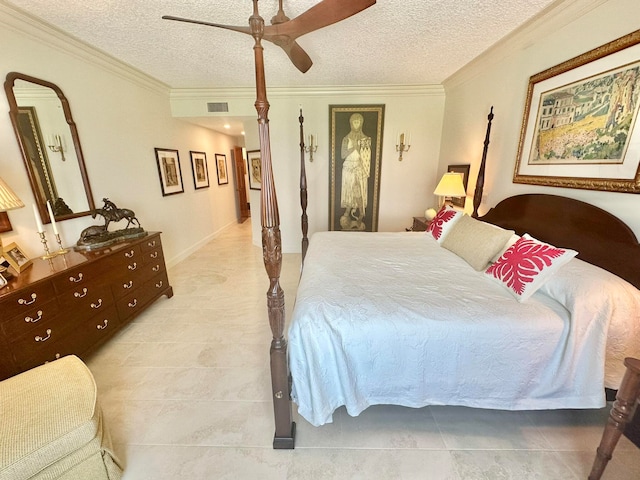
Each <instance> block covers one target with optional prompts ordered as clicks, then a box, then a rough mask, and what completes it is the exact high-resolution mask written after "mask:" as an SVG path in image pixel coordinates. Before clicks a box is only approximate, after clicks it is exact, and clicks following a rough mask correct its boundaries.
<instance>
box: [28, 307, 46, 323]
mask: <svg viewBox="0 0 640 480" xmlns="http://www.w3.org/2000/svg"><path fill="white" fill-rule="evenodd" d="M40 320H42V310H38V316H37V317H36V318H32V317H24V321H25V322H27V323H38V322H39V321H40Z"/></svg>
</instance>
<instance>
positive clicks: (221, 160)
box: [216, 153, 229, 185]
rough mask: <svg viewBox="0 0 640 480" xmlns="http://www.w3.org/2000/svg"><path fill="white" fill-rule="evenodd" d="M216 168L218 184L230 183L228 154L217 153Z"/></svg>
mask: <svg viewBox="0 0 640 480" xmlns="http://www.w3.org/2000/svg"><path fill="white" fill-rule="evenodd" d="M216 170H217V171H218V185H226V184H227V183H229V172H228V171H227V156H226V155H222V154H221V153H216Z"/></svg>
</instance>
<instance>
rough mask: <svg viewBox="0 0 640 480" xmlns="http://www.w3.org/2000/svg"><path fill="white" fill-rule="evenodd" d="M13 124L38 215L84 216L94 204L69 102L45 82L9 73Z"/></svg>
mask: <svg viewBox="0 0 640 480" xmlns="http://www.w3.org/2000/svg"><path fill="white" fill-rule="evenodd" d="M4 90H5V93H6V95H7V100H8V101H9V116H10V117H11V123H12V124H13V130H14V132H15V134H16V138H17V140H18V144H19V146H20V151H21V153H22V159H23V160H24V164H25V167H26V168H27V174H28V176H29V183H30V184H31V189H32V190H33V195H34V197H35V199H36V203H37V206H38V210H39V212H40V217H41V218H42V221H43V222H44V223H49V222H50V220H49V213H48V211H47V201H48V202H50V203H51V207H52V210H53V212H54V215H55V218H56V221H60V220H67V219H69V218H76V217H81V216H84V215H89V214H90V213H91V211H92V210H94V209H95V208H96V207H95V203H94V201H93V194H92V193H91V186H90V184H89V177H88V175H87V170H86V167H85V163H84V157H83V155H82V148H81V146H80V138H79V137H78V131H77V128H76V124H75V122H74V121H73V118H72V116H71V109H70V108H69V102H68V101H67V98H66V97H65V96H64V94H63V93H62V90H60V88H59V87H58V86H57V85H55V84H53V83H51V82H47V81H46V80H42V79H39V78H35V77H31V76H29V75H25V74H22V73H18V72H10V73H8V74H7V78H6V80H5V82H4Z"/></svg>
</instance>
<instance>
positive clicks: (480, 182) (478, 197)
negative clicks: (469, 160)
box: [471, 106, 493, 218]
mask: <svg viewBox="0 0 640 480" xmlns="http://www.w3.org/2000/svg"><path fill="white" fill-rule="evenodd" d="M487 119H488V120H489V122H488V123H487V134H486V135H485V137H484V149H483V150H482V161H481V162H480V170H479V171H478V179H477V180H476V188H475V190H474V192H473V213H472V214H471V216H472V217H473V218H478V208H479V207H480V204H481V203H482V192H483V191H484V169H485V166H486V164H487V151H488V150H489V136H490V135H491V122H492V121H493V106H492V107H491V111H490V112H489V115H488V116H487Z"/></svg>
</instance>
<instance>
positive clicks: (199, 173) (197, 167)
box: [189, 151, 209, 190]
mask: <svg viewBox="0 0 640 480" xmlns="http://www.w3.org/2000/svg"><path fill="white" fill-rule="evenodd" d="M189 155H191V171H192V172H193V186H194V187H195V189H196V190H197V189H199V188H207V187H208V186H209V168H208V167H207V154H206V153H205V152H194V151H190V152H189Z"/></svg>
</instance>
